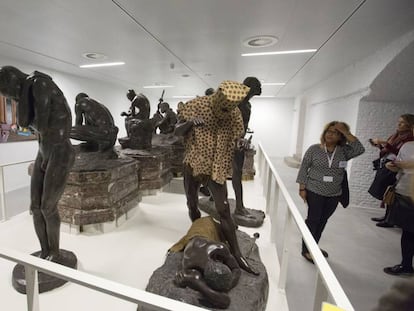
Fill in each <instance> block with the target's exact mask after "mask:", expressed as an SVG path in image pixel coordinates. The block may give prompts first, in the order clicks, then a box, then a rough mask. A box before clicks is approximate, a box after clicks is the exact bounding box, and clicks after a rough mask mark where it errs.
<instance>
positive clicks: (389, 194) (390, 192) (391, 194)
mask: <svg viewBox="0 0 414 311" xmlns="http://www.w3.org/2000/svg"><path fill="white" fill-rule="evenodd" d="M395 186H396V184H394V185H391V186H388V187H387V189H386V190H385V192H384V196H383V198H382V202H384V204H387V205H388V206H390V205H392V204H393V203H394V200H395Z"/></svg>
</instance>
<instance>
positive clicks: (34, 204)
mask: <svg viewBox="0 0 414 311" xmlns="http://www.w3.org/2000/svg"><path fill="white" fill-rule="evenodd" d="M0 93H2V94H3V95H5V96H9V97H11V98H12V99H14V100H15V101H16V102H17V103H18V108H17V112H18V115H17V117H18V124H19V125H20V126H23V127H30V128H31V129H33V130H34V131H35V132H36V133H37V135H38V142H39V150H38V153H37V157H36V160H35V163H34V167H33V173H32V177H31V184H30V188H31V189H30V190H31V203H30V210H31V211H32V213H33V221H34V227H35V231H36V234H37V237H38V239H39V241H40V246H41V252H40V257H41V258H44V259H46V260H50V261H54V262H59V255H60V253H59V232H60V231H59V230H60V217H59V212H58V209H57V203H58V201H59V199H60V197H61V195H62V193H63V190H64V188H65V185H66V180H67V178H68V175H69V170H70V169H71V167H72V165H73V162H74V159H75V155H74V150H73V147H72V145H71V143H70V139H69V133H70V130H71V126H72V117H71V112H70V109H69V106H68V104H67V102H66V99H65V97H64V95H63V93H62V91H61V90H60V89H59V88H58V86H57V85H56V84H55V83H54V82H53V81H52V78H51V77H49V76H48V75H46V74H44V73H41V72H38V71H35V72H34V73H32V74H31V75H27V74H25V73H23V72H21V71H20V70H18V69H17V68H15V67H12V66H4V67H2V68H1V69H0Z"/></svg>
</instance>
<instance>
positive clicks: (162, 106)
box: [160, 102, 170, 113]
mask: <svg viewBox="0 0 414 311" xmlns="http://www.w3.org/2000/svg"><path fill="white" fill-rule="evenodd" d="M169 108H170V105H169V104H168V103H166V102H163V103H161V104H160V111H161V113H164V112H166V111H167V110H168V109H169Z"/></svg>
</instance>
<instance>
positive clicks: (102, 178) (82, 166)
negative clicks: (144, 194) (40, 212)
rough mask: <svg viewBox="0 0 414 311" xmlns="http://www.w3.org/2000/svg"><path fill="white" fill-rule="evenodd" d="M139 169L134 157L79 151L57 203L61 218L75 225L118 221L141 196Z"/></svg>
mask: <svg viewBox="0 0 414 311" xmlns="http://www.w3.org/2000/svg"><path fill="white" fill-rule="evenodd" d="M85 157H86V158H88V159H89V160H86V159H85ZM138 169H139V166H138V162H137V161H135V160H133V159H121V158H119V159H118V158H117V159H106V160H105V159H99V158H95V159H92V158H91V155H88V156H85V155H82V154H81V155H77V159H76V161H75V165H74V166H73V168H72V170H71V172H70V174H69V178H68V181H67V184H66V188H65V191H64V193H63V195H62V197H61V199H60V201H59V203H58V209H59V214H60V217H61V221H62V222H64V223H68V224H70V225H75V226H83V225H89V224H100V223H106V222H113V221H116V220H117V219H118V218H120V217H121V216H122V215H124V214H125V213H127V212H128V211H129V210H130V209H132V208H134V207H135V206H136V205H137V204H138V202H139V201H140V200H141V196H140V193H139V186H138V174H137V172H138ZM80 231H82V230H80Z"/></svg>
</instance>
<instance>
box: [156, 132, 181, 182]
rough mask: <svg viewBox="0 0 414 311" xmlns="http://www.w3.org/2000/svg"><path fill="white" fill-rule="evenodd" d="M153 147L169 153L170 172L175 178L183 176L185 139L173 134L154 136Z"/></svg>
mask: <svg viewBox="0 0 414 311" xmlns="http://www.w3.org/2000/svg"><path fill="white" fill-rule="evenodd" d="M152 145H153V146H154V147H159V148H161V149H164V150H166V151H167V152H168V157H169V163H170V170H171V173H172V174H173V176H174V177H181V176H183V160H184V143H183V138H182V137H179V136H175V135H173V134H157V135H153V136H152Z"/></svg>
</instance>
